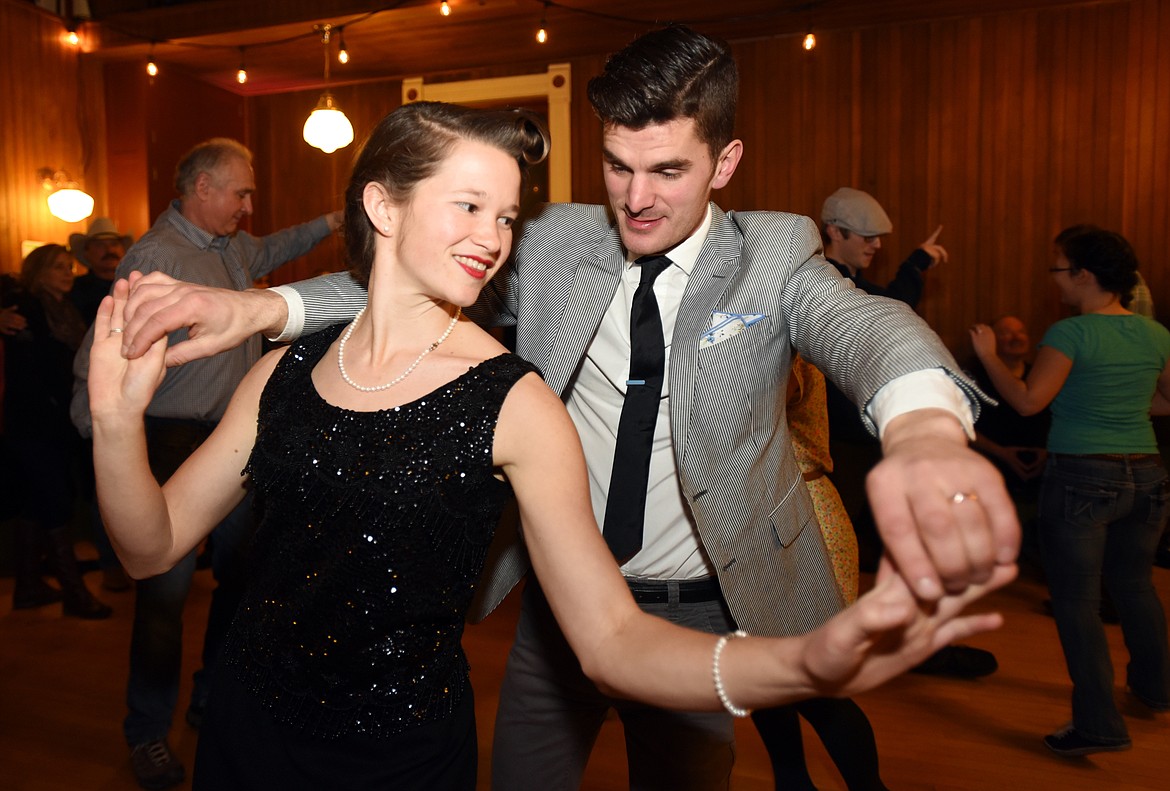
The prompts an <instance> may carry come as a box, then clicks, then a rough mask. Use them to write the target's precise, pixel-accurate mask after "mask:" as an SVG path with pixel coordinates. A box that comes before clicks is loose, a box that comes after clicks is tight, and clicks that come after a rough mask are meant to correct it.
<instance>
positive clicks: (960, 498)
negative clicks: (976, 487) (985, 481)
mask: <svg viewBox="0 0 1170 791" xmlns="http://www.w3.org/2000/svg"><path fill="white" fill-rule="evenodd" d="M978 500H979V495H977V494H975V492H955V493H954V494H952V495H951V502H952V503H953V504H955V505H958V504H959V503H965V502H968V501H970V502H976V501H978Z"/></svg>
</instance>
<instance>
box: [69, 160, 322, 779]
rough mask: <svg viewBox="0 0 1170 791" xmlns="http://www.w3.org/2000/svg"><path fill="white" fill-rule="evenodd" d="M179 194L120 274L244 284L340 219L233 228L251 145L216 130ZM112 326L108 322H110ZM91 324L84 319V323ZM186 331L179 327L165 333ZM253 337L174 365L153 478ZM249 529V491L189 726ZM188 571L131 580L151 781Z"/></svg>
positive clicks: (188, 448) (227, 381)
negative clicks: (260, 231)
mask: <svg viewBox="0 0 1170 791" xmlns="http://www.w3.org/2000/svg"><path fill="white" fill-rule="evenodd" d="M175 189H176V191H177V192H178V194H179V198H178V199H177V200H175V201H173V202H172V203H171V205H170V206H169V207H168V208H167V210H166V211H164V212H163V213H162V214H161V215H159V217H158V219H157V220H156V221H155V223H154V226H153V227H152V228H151V229H150V230H149V231H148V232H147V233H146V234H145V235H143V237H142V238H141V239H139V240H138V242H137V243H136V244H134V245H133V246H131V247H130V249H129V250H128V251H127V253H126V255H125V257H124V258H123V259H122V262H121V263H120V264H119V265H118V271H117V277H119V278H124V277H129V276H130V273H131V272H144V273H145V272H154V271H158V272H165V273H166V274H168V275H170V276H172V277H176V278H181V279H183V280H188V281H192V282H196V283H201V284H203V285H205V286H216V287H219V288H225V289H231V290H233V291H243V290H245V289H247V288H249V287H251V285H252V282H253V281H254V280H256V279H257V278H260V277H263V276H264V275H266V274H268V273H269V272H271V271H272V270H274V269H276V268H277V267H278V266H280V265H281V264H284V263H285V262H287V261H291V260H292V259H294V258H297V257H299V256H302V255H304V254H306V253H308V252H309V251H310V250H312V249H313V247H315V246H316V245H317V243H318V242H320V241H321V240H322V239H324V238H326V237H327V236H329V235H330V234H331V233H332V232H333V231H334V230H336V229H337V227H338V226H339V225H340V223H341V212H333V213H331V214H326V215H324V216H322V217H318V218H317V219H315V220H313V221H311V222H308V223H305V224H303V225H297V226H293V227H291V228H287V229H285V230H283V231H278V232H276V233H273V234H270V235H269V236H264V237H259V238H258V237H254V236H252V235H251V234H249V233H247V232H246V231H240V230H239V225H240V221H241V220H243V219H244V218H245V217H247V216H248V215H250V214H251V213H252V194H253V193H254V192H255V191H256V182H255V178H254V177H253V174H252V152H251V151H249V150H248V149H247V148H245V147H244V146H243V145H241V144H240V143H238V142H236V141H235V140H230V139H228V138H215V139H212V140H208V141H206V142H203V143H200V144H199V145H197V146H195V147H194V148H193V149H191V151H189V152H188V153H187V154H186V155H185V156H184V157H183V159H182V160H180V162H179V164H178V167H176V169H175ZM116 331H117V330H116ZM91 333H92V329H91ZM185 338H186V331H185V330H179V331H178V332H174V333H172V334H171V336H170V342H171V343H177V342H179V341H180V340H183V339H185ZM91 343H92V341H91V340H90V339H87V340H86V341H85V342H84V343H83V344H82V347H81V351H80V352H78V355H77V359H76V361H75V363H74V373H75V374H76V377H77V378H76V381H75V385H74V395H73V405H72V410H71V411H72V415H73V420H74V423H75V424H77V426H78V429H79V430H81V432H82V434H84V435H86V436H88V435H89V434H90V433H91V428H90V421H89V403H88V398H87V393H86V384H85V379H86V377H87V376H88V371H89V349H90V345H91ZM260 353H261V339H260V337H259V336H256V335H254V336H252V337H251V338H249V339H247V340H246V341H245V342H244V344H243V345H242V346H239V347H237V348H235V349H230V350H228V351H225V352H221V353H220V354H216V355H214V356H212V357H209V358H207V359H204V360H199V361H198V362H194V363H191V364H190V365H185V366H183V367H181V368H171V369H169V370H168V371H167V374H166V378H165V379H164V380H163V382H162V384H161V385H159V388H158V390H157V392H156V393H155V396H154V400H153V401H151V403H150V406H149V407H148V408H147V410H146V440H147V454H148V456H149V458H150V466H151V470H152V471H153V473H154V475H155V477H156V478H158V480H159V482H160V483H162V482H164V481H166V480H167V478H169V477H170V476H171V474H173V473H174V472H175V470H177V469H178V468H179V465H180V464H182V463H183V460H184V459H186V458H187V456H189V455H190V454H191V453H192V452H193V451H194V450H195V448H197V447H198V446H199V444H200V443H202V442H203V440H205V439H206V438H207V437H208V436H209V435H210V434H211V431H212V429H213V428H215V424H216V423H217V422H218V421H219V419H220V418H221V417H222V416H223V413H224V410H225V409H226V408H227V404H228V401H229V400H230V399H231V396H232V393H233V392H235V389H236V386H237V385H238V384H239V383H240V380H241V379H243V377H244V374H245V373H247V372H248V369H250V368H251V367H252V365H253V364H255V363H256V361H257V360H259V359H260ZM250 530H251V507H250V499H245V500H244V502H243V503H241V505H240V507H239V508H237V509H236V510H235V511H234V512H232V513H231V514H230V515H229V516H228V517H227V519H225V520H224V521H223V522H222V523H220V525H219V526H218V527H217V528H216V529H215V532H214V533H212V535H211V549H212V570H213V573H214V575H215V579H216V582H217V585H216V589H215V592H214V594H213V596H212V601H211V612H210V615H209V617H208V623H207V631H206V633H205V636H204V643H203V668H202V669H201V670H199V671H197V672H196V673H195V686H194V691H193V692H192V695H191V703H190V707H189V708H188V709H187V717H186V719H187V722H188V724H190V725H192V726H193V727H198V726H199V723H200V721H201V719H202V716H203V704H204V701H205V700H206V698H207V694H208V686H209V677H210V675H211V672H210V671H211V670H212V668H213V666H214V664H215V658H216V655H217V654H218V652H219V647H220V644H221V642H222V640H223V637H224V635H225V634H226V632H227V627H228V626H229V625H230V623H231V619H232V616H233V614H234V613H235V606H236V602H237V601H238V596H239V592H240V589H241V583H242V579H241V576H242V572H243V569H242V562H241V559H242V554H243V552H242V550H243V548H244V545H245V542H246V541H247V539H248V536H249V535H250ZM194 572H195V552H192V553H191V554H190V555H189V556H188V557H187V558H185V559H184V560H182V561H180V562H179V563H178V565H176V566H175V567H174V568H173V569H171V570H170V571H168V572H166V573H165V574H160V575H158V576H156V577H151V578H149V579H144V580H139V581H138V585H137V597H136V600H135V605H134V630H133V633H132V635H131V638H130V677H129V682H128V685H127V690H126V704H127V706H128V708H129V712H128V714H127V716H126V719H125V721H124V723H123V730H124V732H125V736H126V742H127V743H128V744H129V746H130V756H131V763H132V764H133V767H134V774H135V776H136V777H137V779H138V783H139V785H141V786H142V787H143V788H149V789H160V788H168V787H170V786H173V785H177V784H178V783H181V782H182V781H183V778H184V775H185V771H184V769H183V765H182V764H181V763H180V762H179V759H178V758H177V757H175V755H174V753H173V752H171V748H170V745H169V744H168V743H167V734H168V733H169V732H170V728H171V720H172V718H173V715H174V710H175V704H176V701H177V698H178V692H179V675H180V670H181V665H182V625H183V606H184V604H185V602H186V600H187V593H188V591H189V590H190V588H191V579H192V576H193V575H194Z"/></svg>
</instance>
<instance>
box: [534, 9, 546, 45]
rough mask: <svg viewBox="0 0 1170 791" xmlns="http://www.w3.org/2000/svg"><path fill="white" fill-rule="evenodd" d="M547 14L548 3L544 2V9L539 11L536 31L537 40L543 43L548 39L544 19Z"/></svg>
mask: <svg viewBox="0 0 1170 791" xmlns="http://www.w3.org/2000/svg"><path fill="white" fill-rule="evenodd" d="M547 16H548V3H547V2H546V3H545V4H544V10H543V11H541V12H540V30H538V31H536V40H537V42H539V43H541V44H543V43H545V42H546V41H548V30H546V29H545V24H546V23H545V20H546V18H547Z"/></svg>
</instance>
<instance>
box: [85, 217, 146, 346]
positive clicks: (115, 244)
mask: <svg viewBox="0 0 1170 791" xmlns="http://www.w3.org/2000/svg"><path fill="white" fill-rule="evenodd" d="M133 242H134V240H133V238H131V237H130V236H129V235H128V234H123V233H119V232H118V226H117V225H115V224H114V221H113V220H111V219H110V218H109V217H95V218H94V220H93V222H91V223H90V224H89V231H88V232H87V233H75V234H71V235H70V236H69V249H70V251H71V252H72V253H73V256H74V258H76V259H77V260H78V261H80V262H81V263H82V264H84V265H85V268H86V269H88V270H89V271H88V272H86V273H85V274H84V275H82V276H81V277H79V278H77V279H76V280H74V281H73V290H72V291H70V292H69V298H70V299H72V300H73V304H74V305H76V306H77V309H78V310H79V311H80V312H81V317H82V318H84V319H85V323H86V325H87V326H88V325H90V324H93V317H94V316H96V315H97V309H98V305H100V304H101V303H102V297H104V296H105V295H106V294H109V293H110V286H112V285H113V284H114V272H116V271H117V270H118V264H120V263H121V262H122V256H124V255H126V248H128V247H129V246H130V245H131V244H133Z"/></svg>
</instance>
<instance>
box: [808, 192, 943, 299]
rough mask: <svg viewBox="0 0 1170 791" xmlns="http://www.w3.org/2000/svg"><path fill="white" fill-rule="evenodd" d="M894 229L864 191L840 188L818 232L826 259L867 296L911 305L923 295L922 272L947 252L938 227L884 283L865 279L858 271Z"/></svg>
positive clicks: (823, 210) (823, 214) (827, 202)
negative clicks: (887, 282)
mask: <svg viewBox="0 0 1170 791" xmlns="http://www.w3.org/2000/svg"><path fill="white" fill-rule="evenodd" d="M892 230H894V224H893V223H891V222H890V218H889V215H887V214H886V212H885V209H883V208H882V205H881V204H880V203H878V202H877V201H876V200H874V197H873V196H872V195H870V194H869V193H868V192H862V191H861V190H855V189H852V188H851V187H841V189H839V190H837V191H836V192H834V193H833V194H832V195H830V196H829V197H828V198H826V199H825V205H824V206H823V207H822V208H821V233H822V234H823V236H824V243H825V258H827V259H829V263H831V264H832V265H833V266H835V267H837V270H838V271H839V272H840V273H841V274H842V276H844V277H847V278H849V279H850V280H852V281H853V282H854V283H855V284H856V285H857V287H858V288H860V289H861V290H862V291H864V292H866V293H867V294H877V295H878V296H881V297H890V298H891V299H896V300H898V301H900V302H905V303H906V304H907V305H909V306H910V307H912V308H913V307H916V306H917V305H918V300H919V299H920V298H921V297H922V273H923V272H925V271H926V270H927V269H930V268H931V267H934V266H937V265H938V264H941V263H945V262H946V260H947V251H946V250H945V249H944V248H943V246H942V245H940V244H937V243H936V240H937V239H938V235H939V233H940V232H941V231H942V226H941V225H940V226H939V227H938V228H936V229H935V231H934V233H932V234H931V235H930V237H929V238H928V239H927V240H926V241H925V242H923V243H922V244H921V245H919V246H918V247H917V248H916V249H915V250H914V252H912V253H911V254H910V257H909V258H907V259H906V260H905V261H903V262H902V265H901V266H899V267H898V274H897V275H896V276H895V277H894V279H893V280H891V281H890V282H889V284H888V285H886V286H884V287H883V286H879V285H878V284H877V283H871V282H870V281H868V280H866V279H865V278H864V277H862V275H861V272H862V270H864V269H866V268H867V267H869V265H870V263H872V261H873V257H874V255H875V254H876V253H877V251H878V250H880V249H881V246H882V237H883V236H885V235H886V234H888V233H889V232H890V231H892Z"/></svg>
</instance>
